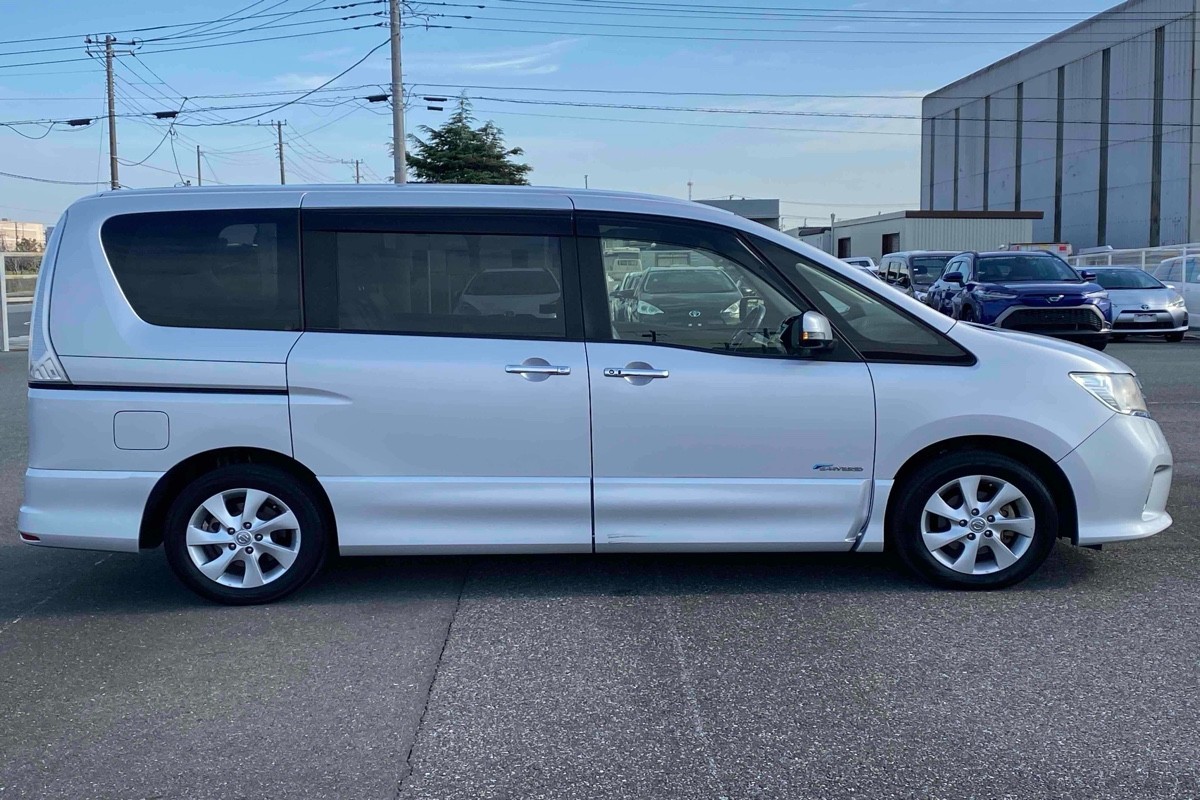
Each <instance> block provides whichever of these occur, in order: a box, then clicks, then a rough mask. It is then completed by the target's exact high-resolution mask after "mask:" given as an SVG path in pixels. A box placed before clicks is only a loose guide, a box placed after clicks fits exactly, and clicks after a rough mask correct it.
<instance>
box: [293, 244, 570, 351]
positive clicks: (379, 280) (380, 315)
mask: <svg viewBox="0 0 1200 800" xmlns="http://www.w3.org/2000/svg"><path fill="white" fill-rule="evenodd" d="M304 247H305V250H304V264H305V285H306V290H307V292H306V294H307V296H308V301H307V308H308V327H309V328H315V329H321V330H342V331H361V332H370V333H417V334H444V335H460V336H471V335H475V336H489V335H491V336H519V337H534V338H561V337H564V336H565V335H566V315H565V313H564V310H563V289H562V286H563V277H562V257H561V242H560V239H559V238H558V237H555V236H534V235H528V236H526V235H513V236H509V235H503V234H464V233H397V232H382V231H369V230H366V231H354V230H340V231H335V230H316V231H307V232H306V233H305V238H304Z"/></svg>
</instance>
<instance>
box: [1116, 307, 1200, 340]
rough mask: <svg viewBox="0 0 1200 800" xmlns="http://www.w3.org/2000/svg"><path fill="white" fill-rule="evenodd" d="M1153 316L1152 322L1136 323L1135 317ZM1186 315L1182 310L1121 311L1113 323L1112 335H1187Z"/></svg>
mask: <svg viewBox="0 0 1200 800" xmlns="http://www.w3.org/2000/svg"><path fill="white" fill-rule="evenodd" d="M1138 316H1142V317H1148V316H1153V317H1154V320H1153V321H1140V322H1139V321H1138V320H1137V317H1138ZM1187 330H1188V313H1187V311H1185V310H1183V309H1166V310H1160V311H1143V310H1141V309H1122V310H1121V311H1120V312H1119V313H1118V314H1117V315H1116V320H1115V321H1114V322H1113V333H1128V334H1133V335H1141V334H1156V335H1160V336H1161V335H1162V334H1164V333H1187Z"/></svg>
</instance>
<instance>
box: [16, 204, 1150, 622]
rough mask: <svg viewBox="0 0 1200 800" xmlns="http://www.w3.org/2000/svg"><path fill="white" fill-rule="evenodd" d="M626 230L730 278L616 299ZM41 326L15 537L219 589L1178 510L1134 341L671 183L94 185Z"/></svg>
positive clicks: (853, 541) (42, 295) (54, 256)
mask: <svg viewBox="0 0 1200 800" xmlns="http://www.w3.org/2000/svg"><path fill="white" fill-rule="evenodd" d="M616 249H625V250H628V249H634V250H637V251H639V252H643V253H644V254H645V256H646V259H645V261H646V263H653V260H654V255H655V253H656V252H661V251H663V250H670V252H672V253H681V252H682V253H684V254H686V255H687V257H688V261H689V263H703V264H705V265H711V266H712V267H715V268H717V269H720V270H723V271H724V272H725V273H726V274H728V275H729V276H730V278H731V279H732V280H733V282H734V283H735V284H736V285H737V286H738V287H739V290H740V292H741V294H742V298H741V300H740V301H735V303H739V305H740V307H739V308H737V309H736V311H737V313H734V310H733V309H724V310H722V311H721V312H720V313H713V312H712V309H711V308H710V305H711V304H707V305H706V304H705V303H702V302H700V299H702V298H701V297H700V295H696V297H695V298H691V297H690V296H688V295H680V296H679V297H677V298H674V299H673V300H672V301H671V303H670V304H669V305H670V306H671V307H670V308H657V309H656V308H652V307H651V304H649V303H647V304H646V306H647V307H646V308H642V309H639V313H638V314H636V315H634V317H635V318H636V321H630V320H628V319H614V318H613V315H612V306H611V304H610V302H609V300H610V298H609V296H608V295H609V286H610V285H611V283H612V281H610V280H609V277H610V276H606V274H605V270H606V266H605V265H606V260H605V258H604V254H605V253H606V252H609V251H613V250H616ZM609 263H611V259H609ZM480 276H486V277H483V278H481V277H480ZM508 282H511V283H512V285H511V286H510V285H508ZM481 286H484V287H486V292H485V291H482V290H481V289H480V287H481ZM471 293H473V294H471ZM464 294H467V297H466V298H464ZM477 296H479V297H486V298H488V301H487V302H477V300H478V297H477ZM514 297H515V298H518V299H519V300H520V302H500V301H499V300H496V298H499V299H501V300H503V299H504V298H514ZM689 303H693V305H689ZM676 306H678V308H677V307H676ZM655 311H658V312H660V313H655ZM727 312H728V313H727ZM29 362H30V363H29V438H30V445H29V469H28V472H27V473H26V479H25V498H24V503H23V505H22V506H21V513H20V518H19V521H18V528H19V534H20V537H21V539H22V540H24V541H26V542H28V543H29V544H31V545H36V546H47V547H76V548H92V549H99V550H115V551H126V552H137V551H139V550H144V549H147V548H153V547H157V546H158V545H160V544H161V545H163V546H164V547H165V549H166V555H167V558H168V561H169V563H170V565H171V568H172V569H173V570H174V571H175V573H176V574H177V575H178V576H179V578H180V579H181V580H182V581H183V582H184V583H185V584H186V585H188V586H189V587H190V588H192V589H193V590H195V591H196V592H198V593H200V594H201V595H204V596H205V597H208V598H211V599H213V600H217V601H220V602H225V603H260V602H266V601H270V600H274V599H277V598H279V597H282V596H284V595H286V594H288V593H290V592H292V591H294V590H296V589H297V588H298V587H300V586H301V585H302V584H304V583H305V582H306V581H308V580H309V579H310V578H312V577H313V576H314V575H315V574H316V573H317V571H318V570H319V568H320V567H321V565H322V563H323V562H324V561H325V559H326V557H327V556H328V555H329V554H330V553H331V552H333V551H334V550H335V549H336V550H337V551H338V552H340V553H342V554H344V555H375V554H426V553H530V552H557V553H592V552H660V551H731V550H740V551H748V550H758V551H767V550H791V551H817V550H824V551H844V552H848V551H855V552H872V551H880V550H883V549H884V548H885V547H888V548H893V549H894V550H895V551H896V552H897V553H898V554H899V555H900V557H901V558H902V559H903V560H904V561H905V562H906V563H907V564H908V566H910V567H911V568H913V569H914V570H915V571H916V572H918V573H920V574H921V575H923V576H924V577H926V578H928V579H930V580H933V581H935V582H937V583H940V584H944V585H948V586H956V587H963V588H995V587H1001V586H1006V585H1009V584H1012V583H1014V582H1016V581H1019V580H1021V579H1023V578H1025V577H1026V576H1028V575H1029V574H1030V573H1032V572H1033V571H1034V570H1035V569H1036V568H1037V567H1038V566H1039V565H1040V564H1041V563H1042V561H1043V559H1045V558H1046V555H1047V554H1048V553H1049V551H1050V549H1051V548H1052V546H1053V545H1054V542H1055V540H1056V539H1060V538H1061V539H1066V540H1069V541H1070V542H1072V543H1074V544H1077V545H1081V546H1089V547H1090V546H1096V545H1101V544H1104V543H1107V542H1116V541H1122V540H1127V539H1137V538H1141V537H1145V536H1150V535H1152V534H1155V533H1158V532H1159V531H1162V530H1163V529H1164V528H1166V527H1167V526H1168V525H1170V524H1171V518H1170V516H1169V515H1168V514H1167V512H1166V503H1167V494H1168V491H1169V489H1170V484H1171V463H1172V462H1171V453H1170V450H1169V449H1168V447H1167V443H1166V441H1165V440H1164V439H1163V436H1162V433H1161V432H1160V430H1159V427H1158V425H1157V423H1155V422H1154V421H1153V420H1152V419H1151V418H1150V416H1149V414H1148V413H1147V411H1146V405H1145V402H1144V400H1143V398H1142V393H1141V390H1140V388H1139V384H1138V381H1137V379H1136V378H1135V377H1134V375H1133V374H1132V372H1131V371H1130V369H1129V368H1128V367H1127V366H1125V365H1124V364H1122V363H1121V362H1120V361H1117V360H1115V359H1113V358H1110V357H1107V356H1104V355H1102V354H1100V353H1097V352H1096V351H1094V350H1090V349H1087V348H1084V347H1079V346H1076V345H1072V344H1070V343H1066V342H1061V341H1056V340H1053V339H1046V338H1042V337H1039V336H1035V335H1030V334H1021V333H1014V332H1010V331H1003V330H996V329H993V328H984V327H979V326H976V325H972V324H968V323H963V322H956V321H954V320H953V319H950V318H948V317H945V316H943V315H941V314H939V313H937V312H936V311H934V310H932V309H930V308H927V307H925V306H924V305H922V304H921V303H918V302H916V301H915V300H912V299H910V298H908V297H904V296H902V295H900V293H898V292H894V291H891V290H889V289H887V288H885V287H883V286H882V285H881V284H880V283H879V282H878V281H877V280H876V279H874V278H872V277H871V276H869V275H866V274H865V273H863V272H862V271H861V270H858V269H855V268H853V267H850V266H848V265H846V264H844V263H842V262H840V261H838V260H837V259H835V258H833V257H831V256H828V255H825V254H824V253H821V252H819V251H817V250H815V249H812V248H810V247H808V246H806V245H804V244H802V243H800V242H798V241H797V240H795V239H792V238H789V237H787V236H784V235H783V234H781V233H779V232H777V231H773V230H770V229H768V228H765V227H762V226H761V225H758V224H756V223H753V222H750V221H748V220H745V219H742V218H741V217H737V216H734V215H733V214H730V213H728V212H724V211H721V210H718V209H715V208H710V207H708V206H703V205H697V204H694V203H687V202H682V201H678V200H671V199H667V198H660V197H651V196H642V195H632V194H620V193H614V192H603V191H580V190H573V189H542V188H531V187H468V186H408V187H386V188H385V187H366V186H362V187H291V186H288V187H279V188H257V187H253V188H250V187H248V188H237V189H233V188H224V187H220V188H211V189H210V188H207V187H206V188H183V189H165V190H148V191H121V192H115V193H105V194H101V195H97V196H93V197H88V198H85V199H82V200H80V201H78V202H76V203H75V204H74V205H72V206H71V207H70V209H68V211H67V212H66V214H65V215H64V216H63V218H62V219H61V220H60V222H59V224H58V225H57V226H56V227H55V228H54V234H53V236H52V237H51V241H50V243H49V246H48V248H47V252H46V256H45V260H44V261H43V267H42V272H41V277H40V279H39V282H38V288H37V297H36V301H35V308H34V315H33V325H32V335H31V343H30V352H29Z"/></svg>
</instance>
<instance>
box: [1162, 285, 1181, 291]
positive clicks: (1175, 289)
mask: <svg viewBox="0 0 1200 800" xmlns="http://www.w3.org/2000/svg"><path fill="white" fill-rule="evenodd" d="M1163 286H1165V287H1167V288H1168V289H1170V290H1171V291H1172V292H1178V291H1179V290H1178V289H1177V288H1175V284H1173V283H1164V284H1163Z"/></svg>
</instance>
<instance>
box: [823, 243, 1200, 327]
mask: <svg viewBox="0 0 1200 800" xmlns="http://www.w3.org/2000/svg"><path fill="white" fill-rule="evenodd" d="M844 260H846V261H848V262H854V261H856V260H858V261H863V260H864V259H844ZM865 260H868V261H869V259H865ZM1196 262H1197V259H1196V258H1189V259H1184V258H1178V259H1169V260H1167V261H1164V262H1163V263H1162V264H1161V265H1160V266H1159V267H1157V268H1156V269H1155V270H1154V271H1153V272H1146V271H1145V270H1142V269H1141V268H1140V267H1136V266H1105V267H1097V268H1095V269H1090V270H1076V269H1075V268H1073V267H1071V266H1070V265H1069V264H1067V262H1065V261H1063V260H1062V259H1061V258H1059V257H1058V256H1056V255H1054V254H1052V253H1048V252H1041V251H1026V252H1020V251H1011V250H1009V251H999V252H989V253H976V252H956V251H928V250H917V251H910V252H901V253H889V254H887V255H885V256H884V257H883V259H882V260H881V262H880V264H879V266H878V267H877V268H876V269H875V270H874V271H873V272H874V274H875V275H877V277H879V278H880V279H881V280H883V281H885V282H886V283H887V284H888V285H889V286H891V287H893V288H894V289H896V290H898V291H900V292H903V293H904V294H907V295H909V296H910V297H913V298H915V299H916V300H919V301H920V302H922V303H925V304H926V305H928V306H930V307H931V308H934V309H936V310H938V311H940V312H942V313H943V314H946V315H947V316H950V317H953V318H954V319H959V320H963V321H965V322H974V323H978V324H981V325H990V326H993V327H998V328H1006V329H1010V330H1018V331H1024V332H1028V333H1039V334H1043V335H1047V336H1054V337H1056V338H1061V339H1068V340H1071V341H1075V342H1079V343H1081V344H1086V345H1089V346H1091V347H1094V348H1096V349H1097V350H1103V349H1104V348H1105V347H1106V346H1107V345H1108V342H1109V341H1113V340H1115V341H1120V340H1121V339H1123V338H1125V337H1126V336H1129V335H1155V336H1164V337H1165V338H1166V340H1167V341H1171V342H1178V341H1182V340H1183V338H1184V336H1185V335H1186V333H1187V330H1188V312H1187V307H1186V303H1185V298H1184V294H1183V292H1181V291H1180V284H1186V283H1187V282H1188V281H1191V282H1194V283H1196V289H1197V291H1198V292H1200V265H1197V263H1196ZM872 263H873V262H872ZM864 268H865V267H864ZM1167 278H1171V279H1172V280H1173V282H1171V283H1167V282H1164V280H1165V279H1167ZM1189 285H1190V284H1189Z"/></svg>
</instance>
